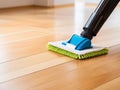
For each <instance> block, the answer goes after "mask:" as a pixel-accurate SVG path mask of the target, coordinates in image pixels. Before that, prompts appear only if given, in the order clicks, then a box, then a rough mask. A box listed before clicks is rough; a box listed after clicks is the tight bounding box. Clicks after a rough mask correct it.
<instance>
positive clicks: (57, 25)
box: [0, 3, 120, 90]
mask: <svg viewBox="0 0 120 90" xmlns="http://www.w3.org/2000/svg"><path fill="white" fill-rule="evenodd" d="M94 9H95V6H86V5H84V4H83V3H77V4H76V5H75V7H73V6H71V7H60V8H41V7H25V8H15V9H14V8H13V9H1V10H0V37H1V38H0V80H1V81H0V82H1V83H0V90H108V89H109V90H119V89H120V86H119V83H120V67H119V66H120V20H119V17H120V7H117V8H116V9H115V11H114V12H113V14H112V15H111V16H110V18H109V19H108V21H107V22H106V23H105V25H104V26H103V27H102V29H101V31H100V32H99V34H98V35H97V37H95V38H94V39H93V41H92V42H93V43H94V44H97V45H100V46H105V47H108V48H109V49H110V51H109V54H108V55H104V56H100V57H95V58H91V59H88V60H85V61H78V60H74V59H72V58H69V57H66V56H63V55H59V54H56V53H53V52H50V51H48V50H47V48H46V45H47V42H49V41H56V40H64V39H68V38H70V36H71V35H72V34H73V33H77V34H79V33H80V32H81V31H82V27H83V26H84V24H85V22H86V21H87V19H88V17H89V16H90V14H91V13H92V11H93V10H94ZM48 67H49V68H48ZM27 73H31V74H27ZM24 74H25V75H24ZM26 74H27V75H26ZM20 75H21V76H22V75H24V76H22V77H19V76H20ZM14 76H16V77H18V78H16V79H13V80H11V79H12V78H11V77H13V78H15V77H14ZM8 80H9V81H8Z"/></svg>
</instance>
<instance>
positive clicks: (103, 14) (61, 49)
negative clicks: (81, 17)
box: [48, 0, 119, 60]
mask: <svg viewBox="0 0 120 90" xmlns="http://www.w3.org/2000/svg"><path fill="white" fill-rule="evenodd" d="M118 3H119V0H101V1H100V3H99V4H98V6H97V8H96V9H95V10H94V12H93V13H92V14H91V16H90V17H89V19H88V21H87V23H86V24H85V26H84V27H83V31H82V32H81V34H80V35H77V34H73V35H72V36H71V38H70V39H68V40H63V41H55V42H48V50H51V51H54V52H57V53H60V54H63V55H66V56H69V57H72V58H74V59H81V60H82V59H87V58H91V57H95V56H100V55H105V54H107V53H108V51H109V50H108V49H107V48H106V47H100V46H96V45H94V44H92V43H91V40H92V39H93V37H94V36H96V35H97V33H98V32H99V30H100V29H101V27H102V26H103V24H104V23H105V21H106V20H107V19H108V17H109V16H110V14H111V13H112V12H113V10H114V9H115V7H116V6H117V4H118Z"/></svg>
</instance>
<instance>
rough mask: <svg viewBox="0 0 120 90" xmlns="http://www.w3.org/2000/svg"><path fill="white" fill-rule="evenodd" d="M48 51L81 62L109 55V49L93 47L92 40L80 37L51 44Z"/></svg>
mask: <svg viewBox="0 0 120 90" xmlns="http://www.w3.org/2000/svg"><path fill="white" fill-rule="evenodd" d="M48 50H51V51H54V52H57V53H60V54H63V55H66V56H69V57H72V58H74V59H81V60H82V59H87V58H91V57H95V56H100V55H104V54H107V53H108V49H107V48H104V47H99V46H96V45H93V46H91V42H90V40H88V39H86V38H82V37H80V36H78V35H73V36H72V38H71V39H70V40H65V41H56V42H49V43H48Z"/></svg>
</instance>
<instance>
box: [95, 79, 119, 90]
mask: <svg viewBox="0 0 120 90" xmlns="http://www.w3.org/2000/svg"><path fill="white" fill-rule="evenodd" d="M94 90H120V77H118V78H116V79H114V80H112V81H109V82H108V83H105V84H103V85H101V86H99V87H97V88H95V89H94Z"/></svg>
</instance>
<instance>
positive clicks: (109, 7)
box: [81, 0, 120, 40]
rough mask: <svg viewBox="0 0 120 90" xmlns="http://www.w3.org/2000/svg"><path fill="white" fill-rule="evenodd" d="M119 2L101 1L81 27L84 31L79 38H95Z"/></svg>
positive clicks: (111, 0)
mask: <svg viewBox="0 0 120 90" xmlns="http://www.w3.org/2000/svg"><path fill="white" fill-rule="evenodd" d="M119 1H120V0H101V1H100V3H99V5H98V6H97V8H96V9H95V11H94V12H93V13H92V14H91V16H90V17H89V19H88V21H87V23H86V24H85V26H84V27H83V30H84V31H83V32H82V33H81V36H83V37H85V38H88V39H90V40H91V39H92V38H93V36H96V35H97V33H98V32H99V30H100V28H101V27H102V26H103V24H104V23H105V21H106V20H107V18H108V17H109V16H110V14H111V13H112V12H113V10H114V9H115V7H116V6H117V4H118V3H119Z"/></svg>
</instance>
